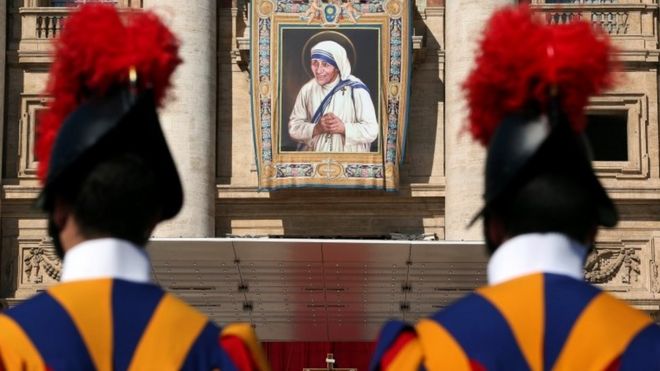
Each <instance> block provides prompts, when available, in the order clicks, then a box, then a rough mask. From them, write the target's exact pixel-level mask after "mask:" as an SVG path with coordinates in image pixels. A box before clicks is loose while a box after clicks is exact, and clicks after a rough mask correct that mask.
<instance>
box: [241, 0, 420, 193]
mask: <svg viewBox="0 0 660 371" xmlns="http://www.w3.org/2000/svg"><path fill="white" fill-rule="evenodd" d="M250 18H251V20H250V23H251V30H252V35H251V40H250V47H251V52H252V55H253V56H255V58H252V60H251V71H253V73H252V75H251V78H252V81H251V89H252V122H253V129H254V141H255V149H256V156H257V169H258V173H259V188H260V189H264V190H273V189H279V188H291V187H294V188H295V187H337V188H367V189H380V190H389V191H393V190H396V189H397V188H398V178H399V168H398V167H399V164H400V162H401V159H402V156H403V146H404V140H405V131H406V125H407V122H406V121H407V113H408V112H407V107H408V99H409V83H410V63H411V46H412V44H411V33H412V22H411V5H410V4H409V3H408V2H407V1H405V0H369V1H368V2H367V3H363V2H360V1H359V0H344V1H342V0H328V2H322V1H321V0H310V1H306V2H304V3H303V2H301V1H296V0H255V1H254V3H253V6H252V11H251V17H250ZM291 25H293V26H296V25H298V26H305V27H314V26H316V27H318V29H319V30H333V29H334V30H347V29H350V28H351V27H353V28H358V27H360V26H363V27H364V26H373V27H378V28H379V30H380V34H379V35H381V36H379V38H380V40H381V43H382V45H381V46H380V49H379V50H380V53H381V57H380V66H379V67H380V71H381V73H380V76H379V80H380V85H381V88H380V89H379V91H378V95H377V96H378V100H379V101H378V102H374V105H375V107H376V111H377V112H380V120H379V125H380V127H381V130H380V135H379V138H378V141H379V142H380V143H379V145H378V151H377V152H364V153H357V152H355V153H352V152H310V151H305V152H291V151H283V150H282V151H281V146H280V140H279V139H278V138H280V130H282V128H283V127H286V125H287V123H282V122H279V121H281V120H280V119H279V118H278V117H279V114H280V113H279V112H278V110H279V101H278V99H280V97H279V96H278V94H279V86H280V85H279V84H280V81H279V79H280V76H278V75H279V72H278V71H279V68H278V67H279V66H278V63H280V62H279V54H278V53H280V51H279V50H278V47H279V45H278V38H279V28H280V27H286V26H291ZM257 56H258V57H257Z"/></svg>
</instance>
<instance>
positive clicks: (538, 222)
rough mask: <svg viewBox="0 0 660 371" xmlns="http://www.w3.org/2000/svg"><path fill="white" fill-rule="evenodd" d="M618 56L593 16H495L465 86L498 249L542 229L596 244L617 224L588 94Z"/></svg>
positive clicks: (489, 230) (487, 215)
mask: <svg viewBox="0 0 660 371" xmlns="http://www.w3.org/2000/svg"><path fill="white" fill-rule="evenodd" d="M577 35H580V37H576V36H577ZM611 54H612V53H611V48H610V46H609V42H608V40H607V38H606V37H605V36H604V35H603V34H601V33H599V32H597V31H594V30H593V29H592V27H591V25H590V24H588V23H586V22H578V23H572V24H569V25H546V24H544V23H543V21H542V20H540V19H538V18H536V17H535V16H534V15H533V14H532V13H531V11H530V10H529V8H527V7H524V6H523V7H512V8H505V9H503V10H501V11H499V12H497V13H496V14H495V15H494V16H493V17H492V19H491V21H490V23H489V25H488V27H487V29H486V34H485V37H484V39H483V41H482V48H481V52H480V54H479V56H478V58H477V63H476V67H475V69H474V70H473V72H472V74H471V75H470V77H469V78H468V80H467V81H466V84H465V87H466V90H467V93H468V101H469V105H470V128H469V130H470V132H471V133H472V134H473V136H474V138H475V139H476V140H477V141H479V142H481V143H482V144H484V145H485V146H487V147H488V153H487V159H486V179H485V185H486V189H485V193H484V200H485V206H484V208H483V209H482V211H481V212H480V213H479V215H478V216H483V220H484V232H485V238H486V241H487V245H488V247H489V249H490V250H491V252H492V251H493V250H494V249H496V248H497V246H499V245H500V244H501V243H502V242H503V241H505V240H506V239H508V238H511V237H514V236H517V235H520V234H524V233H535V232H537V233H544V232H558V233H563V234H565V235H567V236H569V237H571V238H573V239H575V240H577V241H580V242H583V243H586V244H589V243H591V242H593V238H594V236H595V231H596V227H597V226H598V225H603V226H608V227H611V226H614V225H615V224H616V223H617V220H618V216H617V212H616V209H615V207H614V205H613V203H612V201H611V200H610V198H609V197H608V196H607V193H606V192H605V190H604V189H603V187H602V185H601V184H600V182H599V181H598V178H597V177H596V175H595V174H594V171H593V169H592V167H591V155H590V151H589V148H588V144H587V141H586V138H585V136H584V134H583V131H584V127H585V121H586V120H585V116H584V107H585V106H586V104H587V103H588V99H589V96H590V95H593V94H596V93H598V92H600V91H602V90H603V89H604V88H606V87H608V86H609V84H610V82H611V78H610V76H611V72H610V71H611V68H612V61H611ZM475 220H476V218H475Z"/></svg>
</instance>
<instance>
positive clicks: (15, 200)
mask: <svg viewBox="0 0 660 371" xmlns="http://www.w3.org/2000/svg"><path fill="white" fill-rule="evenodd" d="M512 2H513V1H512V0H497V1H483V0H450V1H446V2H445V3H446V7H445V6H439V5H438V4H442V2H437V1H422V0H419V1H417V2H416V4H417V11H416V12H415V14H416V18H415V19H414V28H415V36H416V39H415V42H414V44H415V48H416V49H415V51H414V64H413V74H412V89H411V92H412V95H411V100H410V102H411V103H410V108H409V112H410V118H409V126H408V132H407V143H406V158H405V161H404V162H403V164H402V166H401V182H400V184H401V189H400V190H399V191H398V192H392V193H387V192H370V191H358V190H295V191H294V190H283V191H277V192H259V191H258V189H257V173H256V166H255V156H254V143H253V136H252V124H251V122H250V96H249V86H250V80H249V79H250V75H249V71H248V70H247V66H248V64H247V62H248V61H249V58H250V53H249V50H248V49H247V45H248V44H247V42H246V41H247V36H248V35H249V29H248V28H247V25H248V24H249V19H248V14H249V12H248V3H246V2H244V1H243V0H233V1H232V2H230V6H229V7H222V6H221V5H218V4H225V3H226V2H219V3H218V2H216V1H214V0H199V1H194V2H181V1H175V0H165V1H160V0H144V1H134V0H122V1H121V3H120V5H121V6H124V7H133V8H139V7H142V6H144V7H146V8H150V7H152V6H155V8H156V9H157V11H158V12H161V14H164V16H165V18H166V20H167V22H169V24H170V25H171V26H172V27H173V29H174V30H175V32H177V34H178V35H179V37H180V38H181V40H182V42H183V47H182V56H183V58H184V60H185V61H186V62H187V63H185V64H184V65H183V66H182V67H181V69H180V71H179V72H178V73H177V75H176V76H175V81H174V85H175V88H174V90H173V94H172V102H171V103H168V108H167V109H166V110H165V111H164V112H163V115H162V122H163V126H164V127H165V131H166V134H167V137H168V140H169V141H170V145H171V147H172V149H173V152H174V155H175V158H176V161H177V163H178V165H179V169H180V171H181V174H182V179H183V182H184V185H185V188H186V200H185V202H186V208H185V209H184V211H183V214H182V215H181V216H180V217H179V218H177V219H176V220H175V221H174V222H172V223H169V224H167V225H165V226H163V227H162V228H159V230H158V232H157V234H158V236H161V237H164V236H170V237H179V236H187V237H216V236H217V237H224V236H226V235H238V236H246V235H252V236H265V235H269V236H288V237H329V238H336V237H371V238H380V237H387V236H389V235H390V233H403V234H424V233H429V234H435V235H436V236H437V237H438V238H439V239H447V240H481V239H482V237H481V233H480V231H479V228H474V229H470V230H466V229H465V226H466V224H467V221H468V219H469V218H470V217H471V216H472V215H474V213H475V212H476V211H477V209H478V208H479V207H480V206H481V202H482V201H481V194H482V171H483V150H482V149H481V148H480V147H478V146H476V145H474V144H472V143H471V140H470V139H469V137H468V136H467V135H462V136H461V135H459V132H460V131H461V130H462V128H463V126H464V125H465V113H466V111H465V103H464V100H463V95H462V92H461V90H460V88H459V85H460V83H461V82H462V81H463V79H464V78H465V76H466V75H467V73H468V72H469V69H470V66H471V63H472V59H473V58H474V54H473V50H474V46H475V40H476V38H477V37H478V36H479V32H480V30H481V28H482V27H483V26H484V24H485V20H486V19H487V17H488V15H489V14H490V13H491V12H492V11H493V10H494V9H495V8H497V7H499V6H501V5H504V4H508V3H512ZM184 3H185V4H184ZM47 4H48V2H47V1H41V0H25V2H24V1H19V0H12V1H8V2H4V1H3V2H2V4H0V26H3V27H0V29H3V30H4V29H7V30H8V32H7V33H6V35H5V34H2V35H0V45H5V44H4V43H2V42H1V41H2V40H1V38H2V37H4V36H6V39H7V40H6V45H7V47H6V49H2V50H0V67H2V65H1V64H2V63H4V61H5V60H6V65H5V66H4V68H0V87H6V91H5V92H4V95H2V92H1V91H0V97H2V99H0V117H2V118H3V125H4V130H2V131H1V133H2V135H3V137H2V138H1V139H2V146H3V147H4V150H3V151H0V153H2V154H4V155H3V156H4V157H2V165H3V172H2V190H3V192H2V198H1V199H0V218H1V219H0V220H1V241H2V246H1V247H0V298H7V299H9V300H15V299H20V298H25V297H27V296H29V295H31V294H32V293H34V292H35V291H36V290H38V289H42V288H44V287H45V286H46V285H47V284H48V283H50V282H53V277H52V276H56V273H55V271H56V270H57V263H56V262H53V261H52V260H51V256H52V253H51V251H52V250H50V249H51V246H50V242H49V240H48V239H47V238H46V223H45V219H44V216H43V215H42V214H41V213H39V212H37V211H35V210H34V208H33V207H32V204H33V202H34V199H35V198H36V196H37V194H38V192H39V187H38V182H37V180H36V178H35V168H36V163H37V159H35V158H34V157H33V155H32V149H33V146H34V126H35V125H36V120H37V119H36V118H37V113H38V111H39V109H41V108H42V107H43V106H44V105H45V103H46V100H47V97H45V96H43V94H42V91H43V89H44V87H45V81H46V73H47V70H48V67H49V64H50V60H51V55H50V41H51V40H52V38H53V36H54V34H56V33H57V32H58V30H59V29H58V24H59V23H57V22H59V20H60V19H61V17H62V16H64V15H65V14H66V12H67V10H66V9H62V8H51V7H45V6H44V5H47ZM4 5H6V16H5V15H3V13H2V11H3V10H4V9H3V8H2V6H4ZM217 6H218V7H219V8H218V9H216V7H217ZM532 6H533V7H535V9H537V10H538V11H540V12H542V13H544V15H545V16H546V17H547V19H548V20H549V21H551V22H556V23H561V22H564V21H565V20H566V19H570V18H571V17H580V18H582V19H585V20H588V21H591V22H593V23H595V24H598V25H600V26H601V27H603V28H604V29H605V30H606V31H607V32H608V33H610V34H611V36H612V38H613V42H614V44H615V45H616V46H617V47H619V57H620V59H621V60H622V61H623V63H622V71H621V72H620V73H619V79H618V80H619V85H618V87H617V88H616V89H615V90H613V91H610V92H607V93H606V94H604V95H602V96H599V97H594V98H593V99H592V101H591V103H590V105H589V107H588V111H589V112H592V113H598V112H612V111H617V112H619V111H625V112H627V114H628V160H627V161H622V162H616V163H614V162H596V163H594V166H595V168H596V171H597V173H598V174H599V176H600V177H601V179H602V181H603V183H604V184H605V186H606V187H607V189H608V190H609V192H610V194H611V195H612V197H613V198H614V199H615V201H616V203H617V205H618V206H619V210H620V213H621V223H620V224H619V225H618V226H617V227H616V228H614V229H607V230H602V231H601V232H600V233H599V236H598V239H597V241H598V242H597V244H596V255H594V256H592V257H591V258H590V261H589V265H588V273H587V276H588V277H589V279H590V280H592V282H594V283H596V284H597V285H601V286H602V287H604V288H606V289H608V290H610V291H612V292H614V293H615V294H616V295H618V296H620V297H622V298H625V299H626V300H628V301H630V302H631V303H633V304H635V305H636V306H638V307H640V308H643V309H646V310H648V311H649V312H651V313H653V312H657V311H658V309H659V308H660V306H659V303H660V271H659V270H660V268H659V264H660V257H659V256H660V255H659V254H660V235H659V234H658V232H657V231H659V230H660V148H659V147H660V138H659V132H658V101H659V97H658V70H657V64H658V56H659V51H658V48H657V44H658V31H657V27H656V25H657V23H658V8H657V5H656V4H655V2H654V1H653V0H634V1H633V0H620V1H618V2H617V4H616V6H611V5H609V6H608V5H603V4H591V3H590V4H588V5H587V6H584V7H578V6H577V5H564V6H563V7H561V8H560V7H558V6H556V5H547V4H543V1H540V0H532ZM46 19H48V22H49V24H50V25H53V23H52V22H56V23H55V25H54V26H51V27H50V28H44V25H45V22H46ZM40 25H41V26H40ZM5 56H6V58H4V57H5ZM5 72H6V74H5ZM3 79H4V80H3ZM3 109H4V112H3ZM36 266H39V267H40V268H39V270H38V271H37V269H36V268H35V267H36ZM48 266H50V267H51V268H47V267H48ZM49 272H50V273H49ZM479 274H481V275H483V272H481V273H479ZM475 282H482V281H479V279H475ZM429 310H430V309H429ZM424 311H426V309H424Z"/></svg>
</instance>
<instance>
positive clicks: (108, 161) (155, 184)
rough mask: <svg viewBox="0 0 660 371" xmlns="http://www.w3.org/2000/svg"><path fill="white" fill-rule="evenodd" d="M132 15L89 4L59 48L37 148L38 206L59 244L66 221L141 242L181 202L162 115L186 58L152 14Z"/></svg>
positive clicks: (85, 230)
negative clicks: (176, 73) (161, 108)
mask: <svg viewBox="0 0 660 371" xmlns="http://www.w3.org/2000/svg"><path fill="white" fill-rule="evenodd" d="M127 17H129V18H127V19H121V18H120V16H119V15H118V13H117V11H116V10H115V9H114V7H111V6H105V5H98V4H97V5H86V6H83V7H81V8H80V9H79V10H78V11H76V12H75V13H73V14H72V15H71V16H70V17H69V19H68V20H67V21H66V23H65V26H66V27H64V29H63V32H62V34H61V36H60V39H59V40H58V42H57V44H56V52H55V61H54V64H53V67H52V70H51V75H50V81H49V91H48V92H49V93H50V95H52V96H53V101H52V102H51V104H50V105H49V107H48V110H47V111H46V112H45V114H44V116H43V117H42V120H41V124H40V127H39V132H38V140H39V143H38V146H37V152H38V158H39V160H40V168H39V175H40V178H41V180H42V183H43V186H44V188H43V191H42V193H41V195H40V197H39V206H40V207H41V208H42V209H43V210H45V211H46V212H48V213H49V230H50V233H51V236H52V237H53V239H54V241H55V244H56V247H57V248H58V249H60V250H61V246H57V245H58V244H59V241H58V237H59V232H60V230H61V228H62V227H63V225H62V224H63V223H64V221H65V218H67V217H72V218H75V221H76V223H77V225H78V226H79V229H80V233H81V234H82V236H83V237H84V238H86V239H91V238H97V237H116V238H121V239H126V240H129V241H132V242H134V243H136V244H138V245H143V244H144V243H145V242H146V241H147V239H148V238H149V235H150V233H151V231H152V230H153V228H154V227H155V225H156V224H157V223H158V222H160V221H162V220H165V219H169V218H172V217H174V216H175V215H176V214H177V213H178V211H179V210H180V208H181V206H182V202H183V192H182V188H181V182H180V179H179V175H178V173H177V170H176V167H175V165H174V161H173V159H172V156H171V154H170V151H169V148H168V146H167V143H166V141H165V138H164V136H163V132H162V130H161V127H160V123H159V120H158V114H157V112H156V108H157V106H158V104H159V102H160V100H161V99H162V98H163V96H164V93H165V89H166V87H167V86H168V85H169V78H170V76H171V74H172V72H173V71H174V69H175V67H176V66H177V65H178V64H179V63H180V59H179V58H178V56H177V50H178V43H177V40H176V39H175V37H174V36H173V35H172V34H171V32H170V31H169V30H168V29H167V28H166V27H165V26H164V25H163V24H162V23H160V21H159V20H158V19H157V18H156V17H155V16H154V15H152V14H150V13H137V14H130V15H127ZM99 24H100V25H99ZM72 82H75V83H72ZM63 218H64V219H63ZM60 254H61V251H60Z"/></svg>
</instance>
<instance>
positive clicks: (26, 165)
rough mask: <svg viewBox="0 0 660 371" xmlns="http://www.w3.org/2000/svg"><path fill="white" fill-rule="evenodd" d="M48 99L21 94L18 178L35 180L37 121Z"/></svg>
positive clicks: (35, 95)
mask: <svg viewBox="0 0 660 371" xmlns="http://www.w3.org/2000/svg"><path fill="white" fill-rule="evenodd" d="M47 102H48V98H47V97H46V96H43V95H37V94H21V119H20V122H19V138H18V141H19V148H20V151H19V153H18V159H19V165H18V177H19V178H28V179H35V178H36V174H37V164H38V159H37V158H36V157H35V154H34V145H35V136H36V128H37V125H38V122H37V119H38V117H39V112H40V111H41V110H43V109H45V108H46V104H47Z"/></svg>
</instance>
